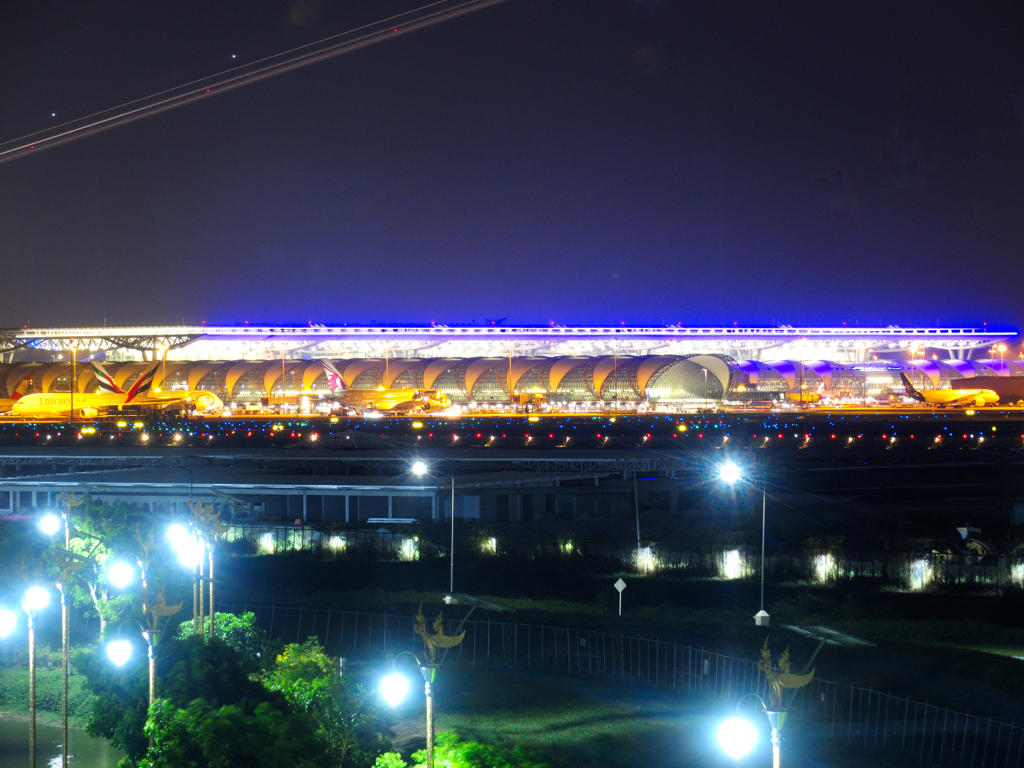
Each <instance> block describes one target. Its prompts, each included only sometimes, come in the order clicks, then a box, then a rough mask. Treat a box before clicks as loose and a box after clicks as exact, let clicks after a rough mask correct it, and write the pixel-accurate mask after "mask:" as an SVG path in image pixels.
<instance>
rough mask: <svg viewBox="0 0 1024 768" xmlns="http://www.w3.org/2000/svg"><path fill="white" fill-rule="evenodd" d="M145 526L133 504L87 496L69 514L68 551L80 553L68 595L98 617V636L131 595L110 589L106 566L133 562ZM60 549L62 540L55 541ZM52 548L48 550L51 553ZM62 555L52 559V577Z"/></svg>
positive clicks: (121, 611) (122, 611)
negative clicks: (117, 561)
mask: <svg viewBox="0 0 1024 768" xmlns="http://www.w3.org/2000/svg"><path fill="white" fill-rule="evenodd" d="M143 527H146V528H148V527H149V525H148V524H147V523H145V521H144V519H143V517H142V516H141V513H140V512H139V510H138V508H137V507H136V506H135V505H134V504H124V503H123V502H120V501H115V502H114V503H113V504H109V505H108V504H103V503H101V502H97V501H94V500H93V499H92V497H90V496H86V497H85V499H84V500H83V501H82V503H81V504H80V505H78V506H75V507H74V509H73V512H72V514H71V551H72V552H73V553H75V554H76V555H80V556H82V558H84V559H82V560H79V561H78V562H79V563H81V564H83V565H84V567H83V568H82V569H81V570H78V571H74V572H73V573H72V574H71V584H70V589H69V594H70V596H71V600H72V602H73V604H74V605H76V606H83V605H84V606H90V607H92V608H93V610H95V611H96V615H97V616H99V619H100V636H101V637H102V636H103V635H104V634H105V633H106V629H107V625H108V624H109V623H110V622H111V621H116V620H117V619H118V618H121V617H122V616H124V615H125V612H126V611H127V610H128V608H129V606H130V605H131V595H130V594H128V593H121V592H118V591H117V590H115V589H112V587H111V585H110V583H109V582H108V581H107V579H106V571H107V568H109V567H110V565H111V564H113V563H114V562H115V561H116V560H118V559H121V558H123V559H125V560H126V561H128V562H129V563H131V564H134V563H135V561H136V559H137V557H138V550H139V544H138V541H137V539H136V535H137V531H139V530H140V529H142V528H143ZM54 544H55V545H56V546H57V547H59V549H60V550H63V549H64V542H63V540H61V541H55V542H54ZM52 551H53V550H51V552H52ZM62 560H63V557H55V558H51V565H50V569H51V572H52V573H53V575H54V576H56V575H58V573H59V572H60V570H61V568H62V563H61V562H60V561H62Z"/></svg>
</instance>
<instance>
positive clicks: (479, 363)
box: [0, 355, 1024, 410]
mask: <svg viewBox="0 0 1024 768" xmlns="http://www.w3.org/2000/svg"><path fill="white" fill-rule="evenodd" d="M332 362H333V365H334V366H335V367H336V368H337V369H338V371H339V372H340V373H341V374H342V377H343V378H344V380H345V383H346V385H347V386H348V388H350V389H378V388H380V387H383V388H386V389H410V390H421V389H433V390H438V391H440V392H443V393H444V394H445V395H447V396H448V397H449V398H450V399H451V401H452V402H453V403H454V404H456V405H459V406H463V407H470V408H472V407H488V406H489V405H494V406H500V404H502V403H505V404H507V403H508V402H509V400H510V391H511V393H512V394H514V395H525V396H529V395H531V394H540V395H543V397H544V400H545V401H546V402H547V403H549V404H552V405H557V406H560V407H563V408H566V409H569V410H586V409H587V408H603V407H607V405H608V404H611V403H616V402H618V403H623V404H627V403H632V404H635V403H646V404H648V405H650V406H651V407H658V406H659V405H664V406H666V407H670V408H671V407H686V406H691V407H692V406H696V407H700V406H701V405H702V404H704V405H708V404H712V403H718V402H721V401H723V400H726V401H730V402H736V403H739V404H742V403H744V402H757V401H765V400H773V399H778V398H779V397H782V396H784V395H785V393H800V392H804V393H807V394H808V395H811V394H823V393H828V394H830V395H832V396H837V397H846V398H852V399H856V398H867V397H876V396H879V395H884V394H886V393H887V392H888V391H890V390H899V389H901V388H902V386H903V384H902V380H901V378H900V374H901V373H904V374H906V375H907V376H908V377H909V378H910V379H911V381H913V382H914V384H915V386H917V387H918V388H920V389H950V388H960V387H969V386H970V380H971V379H973V378H976V377H979V376H982V377H989V376H1000V377H1008V376H1012V377H1024V361H1018V360H999V359H982V360H957V359H953V360H933V359H931V358H926V359H915V360H893V359H890V360H872V361H868V362H841V363H840V362H835V361H828V360H803V361H799V360H775V361H771V362H763V361H759V360H737V359H735V358H732V357H729V356H727V355H644V356H637V357H634V356H618V355H614V356H609V355H602V356H595V357H581V356H573V357H511V358H507V357H506V358H493V357H472V358H463V359H460V358H399V359H388V358H385V359H380V358H378V359H366V358H357V359H336V360H334V361H332ZM151 365H152V363H144V362H130V363H117V362H108V363H104V366H105V368H106V370H107V371H108V372H109V373H110V374H111V375H112V377H113V379H114V381H115V383H116V384H117V385H118V386H119V387H121V389H123V390H126V391H127V390H128V389H130V388H131V386H132V384H134V382H135V380H136V379H137V378H138V377H139V376H140V375H141V374H142V373H143V372H144V371H145V370H146V369H147V368H148V367H150V366H151ZM74 375H75V377H76V386H75V391H76V392H80V393H84V392H94V391H96V389H97V386H98V383H97V381H96V376H95V374H94V372H93V370H92V368H91V366H90V365H89V364H88V362H81V363H78V364H77V365H76V366H75V370H74ZM71 380H72V364H71V363H70V362H49V363H39V362H28V363H17V362H15V363H4V364H0V394H2V395H4V396H8V397H9V396H10V394H11V393H13V392H14V390H15V388H16V387H18V386H19V384H21V385H22V393H23V394H32V393H37V392H46V393H50V392H54V393H56V392H69V391H70V390H71ZM155 381H156V385H157V386H158V387H160V388H161V389H163V390H206V391H209V392H213V393H214V394H216V395H217V396H218V397H220V399H221V400H222V401H223V402H224V403H226V404H228V405H233V406H235V407H239V406H245V405H258V404H260V403H262V402H265V401H266V400H268V399H272V398H277V397H295V396H301V395H308V396H309V397H310V399H311V400H315V399H317V398H319V397H322V396H324V395H328V394H329V393H330V389H329V386H328V377H327V372H326V369H325V367H324V366H323V364H322V363H321V362H320V361H319V360H289V359H284V360H280V359H279V360H233V361H200V362H181V361H175V362H172V361H164V362H161V363H159V365H158V369H157V374H156V379H155ZM25 384H27V387H26V386H25Z"/></svg>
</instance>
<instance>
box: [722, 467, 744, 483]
mask: <svg viewBox="0 0 1024 768" xmlns="http://www.w3.org/2000/svg"><path fill="white" fill-rule="evenodd" d="M718 477H719V478H720V479H721V480H722V482H725V483H729V484H730V485H731V484H732V483H735V482H737V481H738V480H739V479H740V477H742V473H741V472H740V468H739V467H738V466H737V465H736V464H735V463H734V462H732V461H727V462H725V464H723V465H722V466H721V468H719V470H718Z"/></svg>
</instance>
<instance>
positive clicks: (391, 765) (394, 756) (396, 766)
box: [373, 752, 409, 768]
mask: <svg viewBox="0 0 1024 768" xmlns="http://www.w3.org/2000/svg"><path fill="white" fill-rule="evenodd" d="M408 765H409V764H408V763H407V762H405V760H403V759H402V756H401V755H400V754H398V753H397V752H385V753H384V754H383V755H380V756H379V757H378V758H377V760H376V762H374V764H373V768H407V766H408Z"/></svg>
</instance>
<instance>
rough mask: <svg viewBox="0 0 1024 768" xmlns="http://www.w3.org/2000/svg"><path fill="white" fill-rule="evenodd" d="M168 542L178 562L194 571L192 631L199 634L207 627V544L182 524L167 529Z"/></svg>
mask: <svg viewBox="0 0 1024 768" xmlns="http://www.w3.org/2000/svg"><path fill="white" fill-rule="evenodd" d="M167 540H168V541H169V542H170V543H171V546H172V547H174V549H175V551H176V552H177V554H178V560H179V561H180V562H181V564H182V565H184V566H185V567H186V568H191V569H192V578H193V581H192V631H193V633H195V632H199V631H201V630H203V629H205V627H203V625H202V620H203V619H202V617H203V602H204V600H203V591H204V589H205V587H204V586H203V584H202V579H203V571H202V567H203V560H204V559H205V555H206V552H205V550H206V544H205V543H204V542H203V540H202V539H201V538H199V536H197V535H194V533H192V532H190V531H189V530H188V529H187V528H185V526H184V525H182V524H181V523H175V524H174V525H172V526H171V527H170V528H168V529H167Z"/></svg>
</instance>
